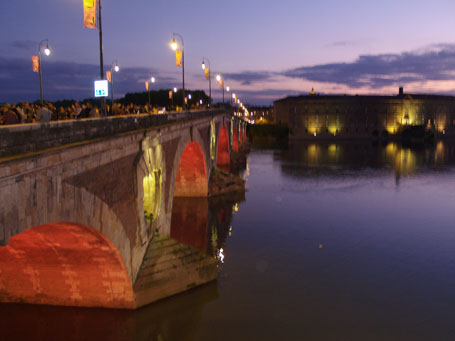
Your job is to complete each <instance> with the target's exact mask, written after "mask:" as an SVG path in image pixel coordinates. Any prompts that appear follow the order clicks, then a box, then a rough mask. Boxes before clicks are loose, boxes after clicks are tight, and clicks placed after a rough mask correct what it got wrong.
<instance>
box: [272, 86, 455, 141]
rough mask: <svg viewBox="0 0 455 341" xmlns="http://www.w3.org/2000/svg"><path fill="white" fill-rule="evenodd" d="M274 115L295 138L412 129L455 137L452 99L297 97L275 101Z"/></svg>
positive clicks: (380, 134)
mask: <svg viewBox="0 0 455 341" xmlns="http://www.w3.org/2000/svg"><path fill="white" fill-rule="evenodd" d="M274 113H275V122H276V123H279V124H280V123H281V124H284V125H287V126H288V127H289V130H290V134H291V137H294V138H314V137H325V138H329V137H341V138H342V137H346V138H350V137H373V136H384V135H394V134H397V133H399V132H400V131H402V130H403V129H405V128H406V127H409V126H423V127H425V128H426V129H427V130H434V131H435V133H436V135H455V97H451V96H438V95H410V94H403V93H400V94H399V95H397V96H319V95H308V96H297V97H287V98H284V99H281V100H278V101H275V102H274Z"/></svg>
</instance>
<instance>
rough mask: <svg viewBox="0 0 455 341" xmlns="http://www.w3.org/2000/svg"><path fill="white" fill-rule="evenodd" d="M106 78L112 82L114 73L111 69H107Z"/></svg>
mask: <svg viewBox="0 0 455 341" xmlns="http://www.w3.org/2000/svg"><path fill="white" fill-rule="evenodd" d="M106 79H107V81H108V82H109V83H112V73H111V71H106Z"/></svg>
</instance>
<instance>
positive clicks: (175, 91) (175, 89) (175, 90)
mask: <svg viewBox="0 0 455 341" xmlns="http://www.w3.org/2000/svg"><path fill="white" fill-rule="evenodd" d="M173 91H174V92H173V93H172V108H174V94H176V93H177V88H175V87H174V89H173ZM183 102H185V99H183Z"/></svg>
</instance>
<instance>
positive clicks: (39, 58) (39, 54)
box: [38, 39, 51, 106]
mask: <svg viewBox="0 0 455 341" xmlns="http://www.w3.org/2000/svg"><path fill="white" fill-rule="evenodd" d="M44 43H46V47H44V49H43V46H44ZM42 49H43V52H44V54H45V55H46V56H49V55H50V54H51V50H50V48H49V41H48V40H47V39H44V40H41V42H40V43H39V46H38V68H39V93H40V99H41V106H43V76H42V74H41V50H42Z"/></svg>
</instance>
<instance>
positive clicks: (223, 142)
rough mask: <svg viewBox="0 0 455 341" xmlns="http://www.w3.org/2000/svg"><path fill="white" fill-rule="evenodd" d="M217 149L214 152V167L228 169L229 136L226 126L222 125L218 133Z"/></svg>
mask: <svg viewBox="0 0 455 341" xmlns="http://www.w3.org/2000/svg"><path fill="white" fill-rule="evenodd" d="M217 141H218V147H217V152H216V166H217V167H218V168H221V169H229V164H230V150H229V136H228V131H227V128H226V125H224V124H223V125H222V126H221V128H220V130H219V133H218V139H217Z"/></svg>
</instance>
